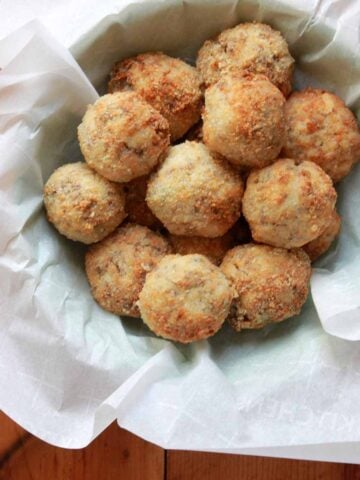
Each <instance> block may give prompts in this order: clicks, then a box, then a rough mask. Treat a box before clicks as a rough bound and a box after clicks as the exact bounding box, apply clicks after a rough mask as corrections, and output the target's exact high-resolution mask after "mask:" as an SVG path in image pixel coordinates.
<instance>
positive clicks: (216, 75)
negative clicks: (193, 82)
mask: <svg viewBox="0 0 360 480" xmlns="http://www.w3.org/2000/svg"><path fill="white" fill-rule="evenodd" d="M196 65H197V68H198V70H199V71H200V74H201V77H202V80H203V82H204V83H205V85H206V86H209V85H212V84H213V83H216V82H217V81H218V80H219V79H220V78H221V77H222V76H223V75H224V74H225V73H226V72H229V71H232V72H237V73H260V74H263V75H265V76H267V77H268V78H269V80H270V81H271V82H272V83H273V84H274V85H276V86H277V87H278V88H279V89H280V90H281V92H282V93H283V94H284V95H285V96H287V95H288V94H289V93H290V92H291V80H292V74H293V70H294V59H293V58H292V56H291V55H290V53H289V49H288V46H287V43H286V41H285V39H284V38H283V36H282V35H281V33H280V32H278V31H277V30H273V29H272V28H271V27H269V25H265V24H263V23H255V22H254V23H242V24H240V25H237V26H236V27H234V28H229V29H228V30H224V31H223V32H222V33H220V35H219V36H218V37H217V38H215V39H214V40H207V41H206V42H205V43H204V45H203V46H202V47H201V49H200V51H199V54H198V58H197V62H196Z"/></svg>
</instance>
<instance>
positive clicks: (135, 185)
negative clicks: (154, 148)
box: [124, 176, 162, 228]
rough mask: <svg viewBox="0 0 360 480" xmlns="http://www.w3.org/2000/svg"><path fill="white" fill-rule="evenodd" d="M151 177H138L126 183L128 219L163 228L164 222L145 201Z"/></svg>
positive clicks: (147, 225)
mask: <svg viewBox="0 0 360 480" xmlns="http://www.w3.org/2000/svg"><path fill="white" fill-rule="evenodd" d="M148 181H149V177H148V176H145V177H138V178H135V179H134V180H132V181H131V182H129V183H125V184H124V190H125V196H126V212H127V214H128V220H129V222H132V223H137V224H138V225H144V226H145V227H149V228H161V227H162V223H161V222H160V220H159V219H158V218H156V217H155V215H154V214H153V213H152V211H151V210H150V208H149V207H148V204H147V203H146V201H145V197H146V191H147V184H148Z"/></svg>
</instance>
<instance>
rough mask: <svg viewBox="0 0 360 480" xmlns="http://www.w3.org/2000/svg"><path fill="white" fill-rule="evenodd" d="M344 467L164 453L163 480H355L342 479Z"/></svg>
mask: <svg viewBox="0 0 360 480" xmlns="http://www.w3.org/2000/svg"><path fill="white" fill-rule="evenodd" d="M345 468H346V466H345V465H343V464H340V463H326V462H307V461H299V460H286V459H277V458H265V457H251V456H243V455H223V454H213V453H200V452H182V451H168V452H167V480H187V479H191V480H224V479H225V480H353V479H357V478H358V477H355V476H354V477H345ZM356 469H358V467H354V472H355V470H356ZM356 471H357V472H358V470H356ZM354 472H353V473H354Z"/></svg>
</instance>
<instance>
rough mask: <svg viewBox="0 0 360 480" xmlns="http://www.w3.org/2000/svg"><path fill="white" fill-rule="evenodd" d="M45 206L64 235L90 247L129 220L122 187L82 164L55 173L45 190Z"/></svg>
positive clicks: (60, 169) (78, 163)
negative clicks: (125, 220)
mask: <svg viewBox="0 0 360 480" xmlns="http://www.w3.org/2000/svg"><path fill="white" fill-rule="evenodd" d="M44 204H45V208H46V213H47V217H48V219H49V221H50V222H51V223H53V224H54V226H55V227H56V228H57V230H58V231H59V232H60V233H61V234H62V235H65V237H67V238H70V239H71V240H75V241H78V242H82V243H86V244H89V243H94V242H98V241H99V240H102V239H103V238H105V237H106V236H107V235H109V233H111V232H112V231H113V230H115V228H116V227H117V226H118V225H120V223H121V222H122V221H123V220H124V218H125V217H126V213H125V196H124V192H123V189H122V187H121V185H118V184H116V183H112V182H109V180H106V179H105V178H103V177H101V176H100V175H98V174H97V173H96V172H94V170H92V169H91V168H90V167H88V166H87V165H86V163H82V162H77V163H69V164H66V165H63V166H61V167H59V168H58V169H57V170H55V172H54V173H53V174H52V175H51V176H50V178H49V179H48V181H47V182H46V185H45V187H44Z"/></svg>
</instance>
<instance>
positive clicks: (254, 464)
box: [0, 413, 360, 480]
mask: <svg viewBox="0 0 360 480" xmlns="http://www.w3.org/2000/svg"><path fill="white" fill-rule="evenodd" d="M220 479H221V480H235V479H236V480H360V466H357V465H343V464H340V463H325V462H307V461H298V460H282V459H276V458H263V457H249V456H242V455H222V454H213V453H199V452H181V451H165V450H162V449H161V448H159V447H156V446H155V445H152V444H150V443H148V442H145V441H144V440H142V439H140V438H139V437H136V436H135V435H132V434H131V433H129V432H127V431H126V430H122V429H120V428H119V427H118V426H117V425H116V424H115V423H114V424H112V425H111V426H110V427H109V428H108V429H107V430H106V431H105V432H104V433H103V434H102V435H100V436H99V437H98V438H97V439H96V440H95V441H94V442H93V443H92V444H91V445H90V446H88V447H87V448H85V449H83V450H64V449H61V448H56V447H52V446H51V445H48V444H47V443H45V442H42V441H41V440H39V439H37V438H35V437H33V436H31V435H29V434H28V433H27V432H25V431H24V430H23V429H22V428H20V427H19V426H17V425H16V424H15V423H14V422H13V421H12V420H10V419H9V418H8V417H6V416H5V415H4V414H3V413H0V480H220Z"/></svg>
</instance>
